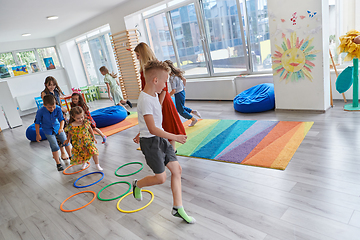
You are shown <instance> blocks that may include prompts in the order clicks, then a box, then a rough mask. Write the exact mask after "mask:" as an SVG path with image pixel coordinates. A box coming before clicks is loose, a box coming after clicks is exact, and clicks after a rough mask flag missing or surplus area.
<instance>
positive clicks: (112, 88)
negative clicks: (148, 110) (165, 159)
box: [99, 66, 132, 115]
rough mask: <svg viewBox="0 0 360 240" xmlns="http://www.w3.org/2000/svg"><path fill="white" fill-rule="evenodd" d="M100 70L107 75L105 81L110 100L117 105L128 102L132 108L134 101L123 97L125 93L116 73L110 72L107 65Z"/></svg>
mask: <svg viewBox="0 0 360 240" xmlns="http://www.w3.org/2000/svg"><path fill="white" fill-rule="evenodd" d="M99 70H100V73H101V74H102V75H103V76H105V78H104V82H105V84H106V87H107V91H108V94H109V98H110V100H113V101H114V104H115V105H120V106H122V107H124V105H125V104H127V105H129V107H130V108H132V103H131V102H130V101H129V100H126V101H125V100H124V99H123V95H122V93H121V89H120V83H119V80H117V79H116V75H115V74H113V73H112V74H110V73H109V70H108V69H107V68H106V67H105V66H102V67H101V68H100V69H99ZM110 93H111V95H110ZM124 108H125V107H124ZM125 109H126V108H125ZM126 111H127V110H126ZM129 114H130V113H129V111H128V115H129Z"/></svg>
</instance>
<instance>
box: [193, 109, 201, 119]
mask: <svg viewBox="0 0 360 240" xmlns="http://www.w3.org/2000/svg"><path fill="white" fill-rule="evenodd" d="M192 114H194V115H195V116H197V117H198V118H201V116H200V113H199V112H198V111H196V110H193V111H192Z"/></svg>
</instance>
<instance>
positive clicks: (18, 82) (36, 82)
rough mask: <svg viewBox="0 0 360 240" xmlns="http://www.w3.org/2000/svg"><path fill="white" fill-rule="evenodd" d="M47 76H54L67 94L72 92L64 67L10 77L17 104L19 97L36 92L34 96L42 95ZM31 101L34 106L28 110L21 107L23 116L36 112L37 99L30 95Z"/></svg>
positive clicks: (13, 98)
mask: <svg viewBox="0 0 360 240" xmlns="http://www.w3.org/2000/svg"><path fill="white" fill-rule="evenodd" d="M47 76H53V77H54V78H55V79H56V80H57V82H58V84H59V86H60V88H61V89H62V90H63V91H64V92H65V94H69V93H70V91H71V89H69V80H68V77H67V74H66V71H65V69H64V68H60V69H54V70H51V71H44V72H38V73H32V74H26V75H21V76H17V77H12V78H9V79H8V80H7V83H8V85H9V89H10V92H11V95H12V100H13V101H15V103H16V104H17V106H19V105H18V103H17V100H16V99H17V97H20V96H25V95H26V96H27V95H29V94H34V97H38V96H40V93H41V91H43V90H44V88H45V86H44V82H45V78H46V77H47ZM0 82H1V81H0ZM29 101H34V102H33V105H32V106H33V108H32V109H30V110H26V111H21V110H20V109H19V113H20V115H21V116H22V115H25V114H29V113H33V112H36V110H37V108H36V104H35V100H34V99H33V98H32V97H30V96H29Z"/></svg>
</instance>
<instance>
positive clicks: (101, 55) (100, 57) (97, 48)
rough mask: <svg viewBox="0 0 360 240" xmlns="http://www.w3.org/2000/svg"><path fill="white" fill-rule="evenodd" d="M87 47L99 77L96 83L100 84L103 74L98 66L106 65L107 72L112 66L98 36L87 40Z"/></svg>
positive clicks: (110, 70)
mask: <svg viewBox="0 0 360 240" xmlns="http://www.w3.org/2000/svg"><path fill="white" fill-rule="evenodd" d="M89 47H90V51H91V55H92V58H93V62H94V67H95V71H96V74H97V76H98V79H99V81H98V83H97V84H100V82H101V81H102V79H103V76H102V75H101V73H100V71H99V68H100V67H102V66H106V68H107V69H108V70H109V72H112V67H111V64H108V61H107V56H106V54H105V51H104V49H103V47H102V46H101V43H100V39H99V38H98V37H97V38H94V39H91V40H89ZM109 65H110V66H109Z"/></svg>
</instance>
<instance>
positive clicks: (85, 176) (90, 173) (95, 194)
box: [74, 172, 104, 195]
mask: <svg viewBox="0 0 360 240" xmlns="http://www.w3.org/2000/svg"><path fill="white" fill-rule="evenodd" d="M94 173H101V175H102V176H101V178H100V179H99V180H97V181H96V182H93V183H91V184H89V185H85V186H78V185H76V183H77V181H79V180H80V179H81V178H83V177H86V176H88V175H90V174H94ZM103 178H104V173H103V172H91V173H87V174H85V175H83V176H81V177H79V178H78V179H76V181H75V182H74V187H77V188H86V187H90V186H92V185H94V184H96V183H98V182H100V181H101V179H103ZM95 195H96V194H95Z"/></svg>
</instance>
